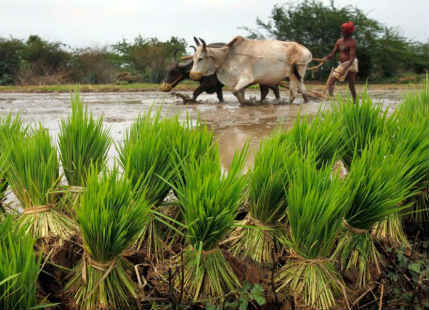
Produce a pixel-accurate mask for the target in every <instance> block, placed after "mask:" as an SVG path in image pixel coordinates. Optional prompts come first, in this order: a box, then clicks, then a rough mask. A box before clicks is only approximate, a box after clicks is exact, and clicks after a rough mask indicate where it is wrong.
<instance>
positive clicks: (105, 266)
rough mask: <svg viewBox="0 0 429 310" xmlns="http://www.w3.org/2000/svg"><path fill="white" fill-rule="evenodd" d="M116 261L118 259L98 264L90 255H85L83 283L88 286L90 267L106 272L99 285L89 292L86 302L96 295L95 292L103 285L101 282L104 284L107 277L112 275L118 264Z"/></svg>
mask: <svg viewBox="0 0 429 310" xmlns="http://www.w3.org/2000/svg"><path fill="white" fill-rule="evenodd" d="M116 260H117V257H116V258H115V259H113V260H111V261H109V262H106V263H102V262H97V261H95V260H93V259H92V258H91V256H89V255H88V254H86V253H85V254H84V256H83V265H82V280H83V283H85V284H87V283H88V281H87V273H88V269H87V268H88V265H89V266H91V267H92V268H94V269H96V270H98V271H101V272H104V274H103V276H102V277H101V279H100V280H99V281H98V282H97V284H96V285H95V286H94V288H93V289H92V290H91V291H90V292H89V294H88V295H87V296H86V298H85V300H86V299H88V298H89V297H90V296H91V295H92V294H94V292H95V290H96V289H97V288H98V286H99V285H100V284H101V282H103V281H104V280H106V278H107V276H108V275H109V274H110V272H112V270H113V267H114V266H115V264H116Z"/></svg>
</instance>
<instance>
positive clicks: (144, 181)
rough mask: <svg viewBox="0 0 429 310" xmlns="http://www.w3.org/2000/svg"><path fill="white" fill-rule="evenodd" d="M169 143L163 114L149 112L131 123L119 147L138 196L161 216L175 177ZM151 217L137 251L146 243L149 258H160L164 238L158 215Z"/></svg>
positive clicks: (121, 160) (141, 234)
mask: <svg viewBox="0 0 429 310" xmlns="http://www.w3.org/2000/svg"><path fill="white" fill-rule="evenodd" d="M167 142H168V140H167V132H166V130H165V128H164V126H163V123H162V121H161V114H160V111H157V113H156V114H155V115H154V116H153V117H152V115H151V110H149V111H148V112H147V113H146V114H145V115H143V116H139V117H138V118H137V120H136V121H135V122H134V123H133V124H132V126H131V128H129V129H128V131H127V133H126V135H125V139H124V141H123V143H122V145H120V146H119V148H118V153H119V161H120V164H121V166H122V168H123V169H124V171H126V174H127V175H128V177H129V178H130V180H131V181H132V183H133V184H134V186H136V187H137V191H136V197H137V198H139V197H140V196H142V194H143V193H144V194H145V197H146V200H147V201H148V202H149V203H150V204H151V205H152V208H153V210H154V211H156V212H158V213H160V212H162V210H163V208H162V206H161V203H162V202H163V201H164V199H165V198H166V196H167V194H168V193H169V191H170V185H169V184H168V183H167V182H168V181H170V180H171V179H172V178H173V176H174V169H173V167H172V165H171V162H170V149H169V145H168V143H167ZM166 181H167V182H166ZM150 216H151V219H150V221H149V224H148V225H147V226H144V227H143V231H142V232H141V233H140V236H139V238H138V244H137V248H138V249H140V248H141V247H142V246H143V243H144V245H145V248H146V250H147V252H148V255H149V256H150V257H152V256H155V258H157V259H158V258H160V257H162V255H163V252H164V251H165V248H166V245H165V242H164V239H165V238H164V235H163V232H162V227H161V225H160V224H161V222H160V221H158V217H157V216H156V214H155V213H151V215H150Z"/></svg>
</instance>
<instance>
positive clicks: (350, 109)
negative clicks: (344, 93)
mask: <svg viewBox="0 0 429 310" xmlns="http://www.w3.org/2000/svg"><path fill="white" fill-rule="evenodd" d="M350 100H351V99H350V98H349V99H347V101H345V102H344V101H338V102H337V103H335V104H332V111H331V112H327V114H326V115H329V114H331V113H332V114H333V115H329V116H328V117H329V118H333V119H338V120H339V122H340V124H341V126H342V127H343V131H342V133H343V139H342V144H343V146H344V151H343V154H344V155H343V162H344V164H345V165H346V167H347V168H350V165H351V163H352V160H353V158H357V157H358V156H359V155H360V153H361V152H362V150H363V149H364V148H365V147H366V146H368V145H369V144H370V142H371V141H372V140H373V139H374V138H376V137H379V136H380V135H382V134H383V132H385V131H386V130H387V131H388V130H391V128H392V126H393V123H392V120H391V119H390V118H389V117H388V116H387V111H384V112H383V111H382V107H381V106H379V105H376V104H373V102H372V100H371V98H370V97H369V96H368V94H367V93H363V94H362V95H361V100H360V101H359V102H357V103H356V104H352V102H351V101H350ZM356 155H357V156H356Z"/></svg>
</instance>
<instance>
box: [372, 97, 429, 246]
mask: <svg viewBox="0 0 429 310" xmlns="http://www.w3.org/2000/svg"><path fill="white" fill-rule="evenodd" d="M428 106H429V105H428ZM428 112H429V111H428ZM428 115H429V114H428ZM428 137H429V116H427V117H426V120H425V119H424V118H423V117H421V116H419V117H417V118H414V120H411V119H408V118H404V119H397V120H396V127H395V129H394V131H393V132H392V133H390V134H389V135H383V138H384V139H385V141H387V142H389V143H390V146H391V152H394V153H397V154H401V156H403V157H404V158H406V159H407V161H408V166H409V169H410V170H409V171H408V172H407V177H408V180H409V181H410V182H411V183H412V184H414V187H413V188H412V192H413V193H415V195H414V196H411V197H409V198H408V199H407V201H406V202H405V203H406V204H407V203H412V204H413V212H411V214H410V215H409V217H411V219H413V220H414V221H415V222H418V223H422V222H423V221H424V220H425V218H428V219H429V216H428V215H429V212H428V211H429V210H428V207H429V206H427V205H426V204H425V203H424V197H425V193H426V194H427V188H428V186H429V138H428ZM375 236H376V237H377V239H379V240H383V241H385V242H387V243H389V244H390V245H393V246H406V247H408V241H407V239H406V236H405V233H404V231H403V228H402V214H396V215H392V216H390V217H388V219H387V220H385V221H383V222H381V223H378V224H376V227H375Z"/></svg>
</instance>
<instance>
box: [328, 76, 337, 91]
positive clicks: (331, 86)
mask: <svg viewBox="0 0 429 310" xmlns="http://www.w3.org/2000/svg"><path fill="white" fill-rule="evenodd" d="M336 81H337V79H336V78H335V76H334V75H333V74H331V75H330V76H329V78H328V92H329V96H330V97H332V96H334V88H335V82H336Z"/></svg>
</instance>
